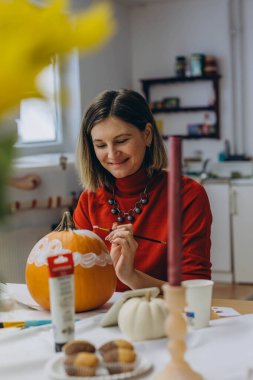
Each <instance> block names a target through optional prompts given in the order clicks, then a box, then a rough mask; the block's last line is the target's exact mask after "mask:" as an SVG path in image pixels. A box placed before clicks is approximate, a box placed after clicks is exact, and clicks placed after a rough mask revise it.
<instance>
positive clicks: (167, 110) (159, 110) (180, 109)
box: [151, 106, 215, 114]
mask: <svg viewBox="0 0 253 380" xmlns="http://www.w3.org/2000/svg"><path fill="white" fill-rule="evenodd" d="M151 111H152V113H153V114H156V113H180V112H203V111H215V106H196V107H178V108H153V109H151Z"/></svg>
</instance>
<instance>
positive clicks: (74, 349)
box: [45, 339, 152, 380]
mask: <svg viewBox="0 0 253 380" xmlns="http://www.w3.org/2000/svg"><path fill="white" fill-rule="evenodd" d="M151 369H152V363H150V362H148V361H147V360H146V359H145V358H144V357H142V356H140V355H137V353H136V351H135V348H134V346H133V345H132V343H130V342H129V341H127V340H125V339H114V340H111V341H108V342H105V343H104V344H102V345H101V346H100V347H98V348H97V347H95V345H94V344H92V343H91V342H89V341H87V340H76V339H75V340H71V341H69V342H68V343H66V344H65V345H64V346H63V351H62V352H61V353H57V354H55V355H54V357H53V358H52V359H51V360H50V361H49V362H48V363H47V364H46V367H45V371H46V373H47V375H48V377H49V378H50V379H53V380H66V379H74V378H79V379H80V378H84V379H86V380H88V379H90V380H121V379H127V378H131V377H134V376H140V375H142V374H143V375H144V374H145V373H147V372H149V371H150V370H151Z"/></svg>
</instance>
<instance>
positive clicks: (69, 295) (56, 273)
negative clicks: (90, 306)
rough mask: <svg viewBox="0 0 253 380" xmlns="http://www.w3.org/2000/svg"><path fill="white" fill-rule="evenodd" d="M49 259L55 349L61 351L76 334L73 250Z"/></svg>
mask: <svg viewBox="0 0 253 380" xmlns="http://www.w3.org/2000/svg"><path fill="white" fill-rule="evenodd" d="M47 261H48V267H49V274H50V277H49V290H50V309H51V319H52V323H53V333H54V340H55V351H56V352H59V351H61V350H62V347H63V346H64V344H65V343H67V342H68V341H69V340H71V339H74V334H75V302H74V262H73V256H72V253H71V252H69V253H60V254H58V255H55V256H49V257H48V258H47Z"/></svg>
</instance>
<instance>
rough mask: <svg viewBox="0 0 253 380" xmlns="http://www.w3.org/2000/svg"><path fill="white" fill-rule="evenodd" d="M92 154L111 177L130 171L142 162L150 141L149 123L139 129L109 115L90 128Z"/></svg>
mask: <svg viewBox="0 0 253 380" xmlns="http://www.w3.org/2000/svg"><path fill="white" fill-rule="evenodd" d="M91 137H92V141H93V145H94V150H95V154H96V156H97V159H98V160H99V161H100V163H101V165H102V166H103V167H104V168H105V169H106V170H107V171H108V172H109V173H111V174H112V175H113V176H114V177H115V178H124V177H126V176H128V175H131V174H134V173H135V172H136V171H137V170H138V169H139V168H140V167H141V165H142V162H143V159H144V156H145V153H146V149H147V146H149V145H150V144H151V139H152V125H151V124H150V123H147V125H146V126H145V129H144V130H143V131H140V130H139V129H137V128H136V127H134V126H133V125H131V124H129V123H126V122H125V121H123V120H121V119H119V118H117V117H114V116H109V117H108V118H107V119H105V120H102V121H100V122H99V123H97V124H96V125H95V126H94V127H93V128H92V131H91Z"/></svg>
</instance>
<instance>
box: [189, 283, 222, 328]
mask: <svg viewBox="0 0 253 380" xmlns="http://www.w3.org/2000/svg"><path fill="white" fill-rule="evenodd" d="M213 284H214V282H213V281H211V280H187V281H183V282H182V286H184V287H185V303H186V306H185V316H186V320H187V323H188V326H190V327H192V328H194V329H201V328H203V327H207V326H209V321H210V314H211V302H212V290H213Z"/></svg>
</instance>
